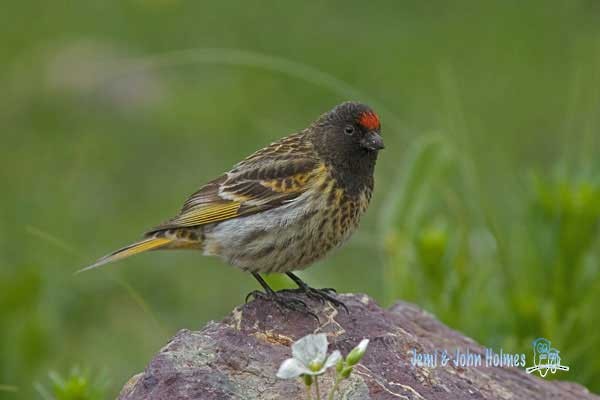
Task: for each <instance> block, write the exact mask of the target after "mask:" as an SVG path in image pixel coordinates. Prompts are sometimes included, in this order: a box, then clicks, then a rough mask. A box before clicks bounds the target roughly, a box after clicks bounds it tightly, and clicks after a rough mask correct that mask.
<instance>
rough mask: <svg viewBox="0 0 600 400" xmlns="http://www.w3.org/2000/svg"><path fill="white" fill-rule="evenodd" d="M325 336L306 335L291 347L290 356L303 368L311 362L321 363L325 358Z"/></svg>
mask: <svg viewBox="0 0 600 400" xmlns="http://www.w3.org/2000/svg"><path fill="white" fill-rule="evenodd" d="M327 346H328V344H327V335H326V334H324V333H319V334H316V335H306V336H304V337H303V338H301V339H300V340H298V341H296V342H294V344H293V345H292V356H294V358H295V359H296V360H298V361H300V362H301V363H302V364H304V365H305V366H308V365H309V364H310V363H311V362H316V363H319V364H321V363H323V361H325V357H327Z"/></svg>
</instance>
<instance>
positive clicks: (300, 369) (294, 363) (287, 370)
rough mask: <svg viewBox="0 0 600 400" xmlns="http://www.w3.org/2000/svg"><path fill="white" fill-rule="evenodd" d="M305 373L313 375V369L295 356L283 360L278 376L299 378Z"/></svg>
mask: <svg viewBox="0 0 600 400" xmlns="http://www.w3.org/2000/svg"><path fill="white" fill-rule="evenodd" d="M303 374H309V375H312V371H311V370H309V369H308V368H306V367H305V366H304V365H302V363H301V362H300V361H298V360H296V359H294V358H288V359H287V360H285V361H284V362H282V363H281V366H280V367H279V371H277V377H278V378H281V379H291V378H297V377H299V376H300V375H303Z"/></svg>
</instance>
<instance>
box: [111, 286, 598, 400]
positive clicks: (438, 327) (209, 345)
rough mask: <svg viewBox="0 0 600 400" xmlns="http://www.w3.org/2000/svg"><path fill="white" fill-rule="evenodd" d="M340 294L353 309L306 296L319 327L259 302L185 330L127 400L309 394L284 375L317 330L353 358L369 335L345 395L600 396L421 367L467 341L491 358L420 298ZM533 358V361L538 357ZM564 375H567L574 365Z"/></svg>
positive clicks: (324, 381) (502, 373)
mask: <svg viewBox="0 0 600 400" xmlns="http://www.w3.org/2000/svg"><path fill="white" fill-rule="evenodd" d="M286 296H292V294H289V293H286ZM340 298H341V299H343V301H344V302H345V303H346V305H347V306H348V307H349V309H350V313H349V314H346V313H345V312H344V311H343V310H339V311H338V310H336V309H334V308H333V307H332V306H331V305H329V304H325V305H323V304H320V303H319V302H315V301H312V300H308V299H304V298H303V300H305V301H306V303H307V304H308V305H309V306H310V307H311V308H312V309H313V310H315V312H317V313H318V316H319V319H320V320H321V322H320V324H319V323H317V321H316V320H315V319H314V318H313V317H311V316H309V315H304V314H301V313H298V312H291V311H290V312H287V311H286V312H285V313H282V312H281V311H280V310H279V309H278V308H277V307H276V306H275V305H274V304H272V303H271V302H269V301H265V300H260V299H257V300H254V301H252V302H250V303H248V304H246V305H244V306H241V307H238V308H236V309H235V310H233V312H232V313H231V315H229V316H228V317H226V318H225V319H224V320H223V321H220V322H210V323H209V324H208V325H206V326H205V327H204V328H203V329H202V330H200V331H189V330H181V331H179V332H178V333H177V334H176V335H175V337H173V338H172V339H171V341H170V342H169V343H168V344H167V345H166V346H165V347H164V348H163V349H162V350H161V351H160V352H159V353H158V354H157V355H156V356H155V357H154V359H153V360H152V361H151V362H150V365H148V367H147V368H146V371H145V372H143V373H141V374H138V375H136V376H134V377H133V378H131V379H130V380H129V382H127V384H126V385H125V387H124V388H123V390H122V392H121V394H120V396H119V399H121V400H142V399H144V400H156V399H169V400H176V399H181V400H191V399H206V400H210V399H220V400H223V399H304V398H305V390H304V387H303V384H302V383H301V382H300V381H299V380H281V379H278V378H277V377H276V376H275V374H276V372H277V369H278V368H279V365H280V364H281V362H282V361H283V360H285V359H286V358H289V357H290V356H291V350H290V345H291V344H292V343H293V342H294V341H295V340H297V339H299V338H301V337H303V336H305V335H307V334H309V333H317V332H325V333H327V335H328V337H329V343H330V346H329V350H330V351H332V350H333V349H339V350H340V351H341V352H342V354H344V355H346V354H347V353H348V352H349V351H350V350H351V349H352V348H353V347H354V346H355V345H356V344H358V342H359V341H360V340H361V339H362V338H365V337H366V338H369V339H370V344H369V347H368V349H367V353H366V354H365V356H364V358H363V359H362V361H361V363H360V364H359V365H358V366H357V367H356V368H355V372H354V373H353V374H352V376H351V378H350V379H349V380H346V381H344V382H343V384H342V385H341V390H340V392H339V393H338V397H336V398H340V399H347V400H358V399H382V400H383V399H411V400H412V399H445V400H448V399H527V400H535V399H544V400H547V399H561V400H569V399H600V397H599V396H595V395H593V394H590V393H589V392H588V391H587V390H586V389H585V388H584V387H582V386H580V385H578V384H575V383H570V382H561V381H548V380H544V379H542V378H539V377H536V376H533V375H529V374H527V373H525V371H524V370H523V368H508V367H485V366H479V367H456V366H454V365H453V364H452V362H450V363H448V364H447V365H446V366H440V365H438V366H437V367H435V368H424V367H415V366H412V364H411V358H412V350H413V349H416V350H417V352H421V353H426V352H433V351H434V350H435V349H448V350H450V351H452V352H453V351H454V350H455V349H456V348H460V349H461V350H462V351H467V350H468V351H470V352H471V353H474V354H475V353H476V354H482V355H484V351H485V349H484V348H483V347H482V346H480V345H478V344H477V343H476V342H474V341H473V340H472V339H470V338H468V337H465V336H464V335H462V334H460V333H459V332H456V331H454V330H452V329H450V328H448V327H446V326H445V325H443V324H442V323H440V322H439V321H437V320H436V319H435V317H433V316H432V315H430V314H428V313H426V312H424V311H422V310H420V309H419V308H417V307H416V306H414V305H411V304H408V303H404V302H398V303H396V304H395V305H393V306H392V307H391V308H390V309H388V310H385V309H382V308H380V307H379V306H378V305H377V304H376V303H375V302H374V301H373V300H372V299H371V298H369V297H368V296H366V295H356V294H345V295H340ZM498 351H499V350H498ZM526 357H527V364H528V366H529V364H531V362H530V360H531V357H532V354H527V355H526ZM565 358H566V357H565ZM438 363H439V360H438ZM563 364H564V361H563ZM558 374H561V375H562V376H561V377H568V372H558V373H557V375H558ZM320 383H321V389H322V392H323V393H325V390H326V389H328V388H329V387H331V383H332V380H331V375H330V373H329V371H328V373H326V374H325V375H323V376H322V377H321V379H320Z"/></svg>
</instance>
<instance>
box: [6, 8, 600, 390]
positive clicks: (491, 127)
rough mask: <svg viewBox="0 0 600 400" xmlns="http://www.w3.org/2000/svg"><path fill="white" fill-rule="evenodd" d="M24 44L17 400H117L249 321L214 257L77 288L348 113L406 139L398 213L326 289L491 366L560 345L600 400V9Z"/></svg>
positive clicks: (12, 117) (12, 222)
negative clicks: (123, 251) (151, 231)
mask: <svg viewBox="0 0 600 400" xmlns="http://www.w3.org/2000/svg"><path fill="white" fill-rule="evenodd" d="M0 38H1V39H0V41H1V44H2V45H1V46H0V60H2V62H0V83H1V87H2V88H3V89H2V91H0V129H1V132H2V133H1V139H2V142H1V145H0V160H1V161H0V162H1V168H0V187H1V188H2V191H1V193H2V195H1V196H0V221H1V222H0V224H1V225H0V398H7V399H13V398H14V399H16V398H22V397H23V398H36V397H37V398H43V397H44V396H43V395H42V394H41V393H42V392H43V393H46V394H47V395H48V396H51V397H50V398H56V399H67V398H68V399H73V398H81V399H96V398H103V396H106V397H110V398H112V397H114V395H115V394H116V393H117V392H118V390H119V389H120V387H121V386H122V385H123V384H124V383H125V382H126V381H127V379H128V378H129V377H130V376H131V375H133V374H134V373H136V372H138V371H140V370H142V369H143V367H144V366H145V365H146V363H147V362H148V360H149V359H150V357H151V356H152V355H153V353H155V352H156V351H157V349H159V348H160V346H162V345H163V344H164V343H165V342H166V341H167V340H168V338H169V337H170V336H171V335H173V334H174V333H175V332H176V331H177V330H178V329H180V328H191V329H196V328H199V327H201V326H202V325H203V324H204V323H205V322H206V321H208V320H210V319H219V318H221V317H222V316H223V315H225V314H226V313H228V312H229V311H230V310H231V309H232V308H233V307H234V306H235V305H237V304H239V303H240V302H242V301H243V298H244V296H245V294H246V293H247V292H249V291H251V290H253V289H255V288H256V283H255V282H254V280H253V279H252V278H251V277H250V276H247V275H246V274H244V273H242V272H240V271H237V270H235V269H233V268H231V267H228V266H226V265H224V264H222V263H221V262H219V261H218V260H214V259H208V258H203V257H200V256H199V255H198V254H196V253H193V252H174V253H170V254H169V253H153V254H146V255H142V256H139V257H136V258H132V259H130V260H127V261H124V262H121V263H119V264H115V265H111V266H108V267H107V268H105V269H102V270H99V271H94V272H90V273H86V274H82V275H77V276H74V275H73V272H74V271H76V270H77V269H79V268H81V267H83V266H85V265H87V264H89V263H90V262H92V261H94V260H95V259H96V258H97V257H99V256H101V255H103V254H105V253H107V252H109V251H111V250H113V249H115V248H117V247H119V246H121V245H123V244H126V243H128V242H129V241H131V240H134V239H136V238H138V237H139V235H140V233H141V232H142V231H144V230H145V229H147V228H149V227H151V226H153V225H154V224H156V223H159V222H161V221H163V220H164V219H166V218H167V217H169V216H170V215H171V214H172V213H173V212H175V211H176V210H177V209H178V207H179V206H180V205H181V203H182V202H183V200H184V198H185V196H186V195H188V194H190V193H191V192H192V191H193V190H194V189H195V188H196V187H198V186H199V185H200V184H202V183H204V182H206V181H208V180H209V179H211V178H213V177H214V176H216V175H217V174H219V173H221V172H222V171H224V170H226V169H228V168H229V167H230V166H231V165H232V164H233V163H235V162H236V161H237V160H239V159H240V158H241V157H242V156H245V155H247V154H248V153H250V152H252V151H254V150H255V149H257V148H258V147H260V146H262V145H264V144H266V143H268V142H270V141H272V140H274V139H276V138H278V137H280V136H283V135H285V134H287V133H289V132H292V131H294V130H297V129H300V128H302V127H304V126H305V125H306V123H307V122H308V121H311V120H312V119H313V118H315V117H316V116H317V115H319V114H320V113H321V112H323V111H325V110H327V109H329V108H330V107H332V106H333V105H335V104H337V103H339V102H341V101H344V100H348V99H357V100H362V101H365V102H368V103H370V104H371V105H372V106H373V107H374V108H375V109H376V110H378V111H379V113H380V116H381V119H382V121H383V129H384V130H383V135H384V136H385V141H386V150H384V151H383V152H382V156H381V160H380V163H379V164H378V170H377V176H376V180H377V184H376V190H375V194H374V203H373V205H372V207H371V209H370V210H369V213H368V215H367V217H366V219H365V221H364V223H363V224H362V226H361V230H360V232H359V233H358V234H357V235H356V236H355V237H354V238H353V239H352V240H351V242H350V243H349V244H348V245H347V246H346V247H345V248H344V249H343V250H341V251H338V252H336V253H335V254H334V255H332V256H331V257H329V258H328V259H326V260H325V261H322V262H321V263H319V264H318V265H316V266H315V267H314V268H311V269H309V270H307V271H306V272H304V274H303V276H304V277H305V278H306V279H307V280H308V281H309V282H310V283H312V284H313V285H314V286H327V287H329V286H335V287H336V288H338V290H340V291H353V292H366V293H369V294H371V295H373V296H374V297H375V298H376V299H377V300H378V301H380V302H381V303H383V304H390V303H391V302H393V301H394V300H396V299H399V298H400V299H405V300H408V301H415V302H417V303H418V304H420V305H421V306H423V307H425V308H426V309H428V310H430V311H431V312H433V313H435V314H436V315H438V316H439V317H440V318H441V319H442V321H444V322H445V323H447V324H449V325H450V326H452V327H454V328H456V329H458V330H461V331H463V332H465V333H466V334H468V335H470V336H472V337H474V338H475V339H476V340H478V341H479V342H481V343H482V344H484V345H486V346H503V347H504V349H506V350H507V351H512V352H524V353H526V354H530V350H531V349H530V342H531V340H533V339H534V338H536V337H539V336H545V337H547V338H548V339H550V340H551V341H552V344H553V346H555V347H556V348H558V349H559V350H560V351H561V357H562V360H563V363H564V364H566V365H569V366H571V371H569V372H567V373H560V375H559V374H557V375H559V376H558V377H559V378H560V379H569V380H576V381H578V382H581V383H583V384H585V385H586V386H588V387H589V388H590V389H591V390H593V391H596V392H600V383H599V382H598V380H594V379H593V378H594V377H597V376H599V375H600V337H599V335H598V334H597V327H598V326H599V322H600V321H599V319H600V317H599V314H598V312H597V308H598V305H599V304H600V290H599V289H600V277H599V274H600V271H599V269H600V234H599V229H598V222H599V220H600V159H599V158H598V156H597V155H598V154H599V151H600V120H599V115H600V113H598V109H599V106H600V89H599V88H600V75H599V74H598V71H600V8H599V7H598V5H597V4H596V2H594V1H590V0H543V1H542V0H538V1H529V2H517V1H512V0H510V1H488V2H480V1H475V0H460V1H457V2H452V3H449V2H445V1H434V2H422V1H417V0H410V1H403V2H395V1H387V2H381V3H377V5H375V4H374V3H369V2H348V1H343V2H342V1H334V2H328V3H327V4H308V5H307V4H306V3H302V2H298V3H293V2H286V3H282V2H275V1H273V2H267V3H265V2H261V3H260V5H258V4H257V5H248V4H247V3H244V4H241V3H240V5H239V6H238V7H234V6H233V5H232V4H231V3H228V2H217V1H208V2H206V1H204V2H183V1H180V0H127V1H103V2H86V1H83V2H47V3H33V2H30V1H27V0H26V1H8V2H6V4H4V5H3V11H2V13H0ZM187 49H194V50H187ZM180 50H182V51H180ZM271 279H272V280H271V281H272V282H275V281H276V285H277V286H279V287H281V286H282V285H288V284H289V283H288V282H287V281H286V280H285V279H281V278H279V277H275V276H274V277H271ZM73 365H81V366H83V367H84V368H89V371H92V373H87V374H86V373H82V372H80V371H79V372H77V371H75V372H74V373H72V374H71V375H68V377H67V378H63V379H54V378H51V379H50V382H49V383H48V374H49V371H60V372H62V373H64V372H66V371H70V370H71V369H72V366H73ZM94 371H106V378H107V379H106V381H107V382H109V383H110V384H108V385H107V386H106V387H104V386H103V385H104V384H99V383H98V382H103V380H102V379H95V378H96V376H95V375H96V374H95V373H94ZM53 376H54V377H55V378H56V376H57V375H53ZM90 377H91V378H90ZM36 383H37V385H36ZM36 386H37V387H38V389H39V388H40V387H41V388H45V392H44V391H43V390H42V392H40V391H39V390H37V391H36Z"/></svg>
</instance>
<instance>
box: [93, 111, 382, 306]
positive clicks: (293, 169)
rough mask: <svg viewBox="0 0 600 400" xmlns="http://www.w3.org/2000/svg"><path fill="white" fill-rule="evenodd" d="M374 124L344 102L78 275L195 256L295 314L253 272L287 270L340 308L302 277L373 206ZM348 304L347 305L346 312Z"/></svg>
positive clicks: (377, 141) (377, 138) (371, 116)
mask: <svg viewBox="0 0 600 400" xmlns="http://www.w3.org/2000/svg"><path fill="white" fill-rule="evenodd" d="M380 130H381V126H380V122H379V117H378V116H377V114H375V112H374V111H373V110H372V109H371V108H369V107H368V106H366V105H364V104H360V103H355V102H346V103H343V104H340V105H338V106H336V107H335V108H333V109H332V110H331V111H329V112H327V113H325V114H323V115H322V116H321V117H320V118H318V119H317V120H316V121H315V122H313V123H312V124H311V125H310V126H309V127H308V128H306V129H304V130H302V131H301V132H299V133H296V134H292V135H290V136H287V137H284V138H283V139H280V140H278V141H276V142H274V143H271V144H270V145H268V146H267V147H265V148H263V149H261V150H258V151H257V152H255V153H254V154H252V155H250V156H249V157H247V158H246V159H244V160H243V161H241V162H240V163H238V164H237V165H235V166H234V167H233V169H231V170H230V171H229V172H226V173H225V174H223V175H221V176H219V177H218V178H216V179H214V180H212V181H210V182H209V183H207V184H206V185H204V186H203V187H201V188H200V189H199V190H198V191H197V192H195V193H194V194H192V195H191V196H190V197H189V198H188V199H187V201H186V202H185V204H184V205H183V208H182V209H181V211H180V212H179V214H177V216H175V217H174V218H171V219H169V220H167V221H166V222H164V223H163V224H161V225H158V226H157V227H155V228H153V229H151V230H150V231H148V232H147V233H146V234H145V236H144V238H143V239H142V240H140V241H138V242H135V243H133V244H131V245H129V246H126V247H124V248H122V249H119V250H117V251H115V252H113V253H111V254H109V255H107V256H105V257H103V258H101V259H99V260H98V261H97V262H96V263H95V264H93V265H91V266H89V267H87V268H84V269H83V270H82V271H84V270H88V269H92V268H96V267H98V266H100V265H103V264H106V263H109V262H112V261H117V260H121V259H123V258H125V257H129V256H132V255H134V254H138V253H141V252H144V251H148V250H177V249H193V250H200V251H201V252H202V253H203V254H204V255H209V256H218V257H220V258H222V259H223V260H225V261H227V262H229V263H230V264H233V265H234V266H236V267H238V268H241V269H242V270H244V271H248V272H250V273H251V274H252V275H253V276H254V277H255V278H256V279H257V280H258V281H259V283H260V284H261V286H262V287H263V288H264V290H265V292H258V291H255V292H252V293H251V294H250V295H254V296H257V297H264V298H268V299H270V300H273V301H275V302H276V303H277V304H278V306H284V307H286V308H291V309H296V310H299V309H301V308H303V307H306V304H305V303H304V302H302V301H301V300H298V299H295V300H294V299H291V300H290V299H289V298H284V296H281V295H279V294H278V293H276V292H275V291H273V290H272V289H271V288H270V287H269V286H268V285H267V283H266V282H265V281H264V280H263V278H262V277H261V276H260V275H259V273H272V272H278V273H285V274H287V275H288V276H289V277H290V278H291V279H292V280H293V281H294V282H295V283H296V284H297V285H298V287H299V288H298V291H301V292H305V293H306V294H307V295H308V296H309V297H313V298H317V299H319V300H321V301H325V300H327V301H329V302H331V303H332V304H334V305H335V306H340V305H341V306H344V305H343V303H341V302H340V301H339V300H337V299H336V298H335V297H334V292H335V291H333V290H332V289H315V288H312V287H310V286H308V285H307V284H306V283H304V282H303V281H302V280H300V278H298V277H297V276H296V275H294V274H293V273H292V271H296V270H302V269H304V268H306V267H308V266H309V265H310V264H312V263H313V262H315V261H317V260H318V259H320V258H322V257H323V256H325V254H327V252H329V251H330V250H331V249H333V248H335V247H337V246H339V245H341V244H342V243H344V242H345V241H346V240H347V239H348V238H349V236H350V235H351V234H352V233H353V232H354V231H355V230H356V228H357V226H358V223H359V220H360V218H361V216H362V215H363V213H364V212H365V210H366V209H367V206H368V205H369V201H370V199H371V193H372V191H373V171H374V168H375V162H376V160H377V154H378V152H379V150H381V149H383V140H382V138H381V135H380ZM344 307H345V306H344Z"/></svg>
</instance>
